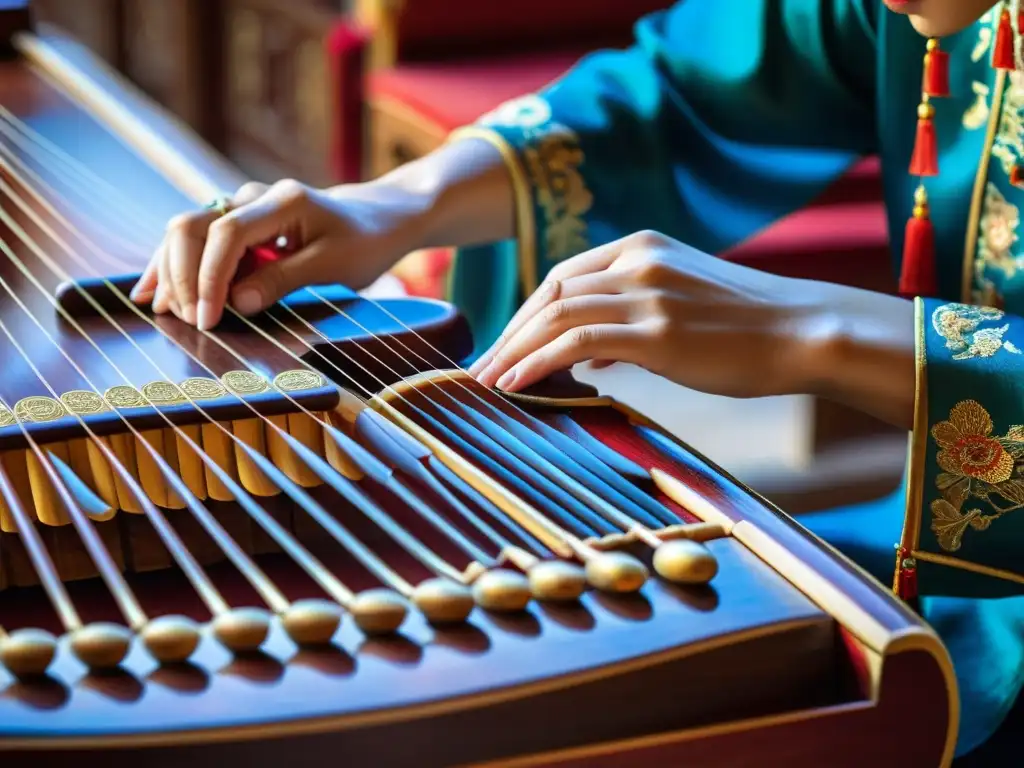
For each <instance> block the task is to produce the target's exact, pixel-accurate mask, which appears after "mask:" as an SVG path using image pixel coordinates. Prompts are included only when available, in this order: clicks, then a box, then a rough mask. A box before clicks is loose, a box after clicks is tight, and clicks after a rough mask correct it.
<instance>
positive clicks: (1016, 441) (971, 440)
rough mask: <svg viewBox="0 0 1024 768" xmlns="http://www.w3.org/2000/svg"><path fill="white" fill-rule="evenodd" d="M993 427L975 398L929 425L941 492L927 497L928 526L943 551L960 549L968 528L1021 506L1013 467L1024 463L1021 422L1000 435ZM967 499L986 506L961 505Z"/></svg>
mask: <svg viewBox="0 0 1024 768" xmlns="http://www.w3.org/2000/svg"><path fill="white" fill-rule="evenodd" d="M992 430H993V424H992V417H991V416H989V413H988V411H986V410H985V408H984V407H983V406H982V405H981V404H980V403H978V402H976V401H974V400H964V401H962V402H960V403H957V404H956V405H955V406H954V407H953V410H952V411H950V414H949V419H948V420H947V421H942V422H939V423H938V424H936V425H935V426H934V427H932V430H931V434H932V439H934V440H935V442H936V444H937V445H938V446H939V448H940V450H939V452H938V454H937V455H936V457H935V461H936V463H937V464H938V465H939V467H940V468H941V469H942V472H940V473H939V475H938V476H937V477H936V478H935V484H936V486H937V488H938V490H939V492H940V493H941V495H942V496H941V498H939V499H935V500H934V501H932V503H931V512H932V522H931V529H932V533H934V534H935V538H936V539H937V540H938V542H939V546H940V547H941V548H942V549H944V550H946V551H947V552H956V551H957V550H958V549H960V546H961V545H962V543H963V537H964V534H965V532H966V531H967V529H968V528H972V529H974V530H976V531H984V530H987V529H988V528H989V527H990V526H991V525H992V522H993V521H995V520H998V519H999V518H1000V517H1002V516H1003V515H1005V514H1007V513H1009V512H1013V511H1015V510H1018V509H1020V508H1021V507H1024V480H1021V479H1019V470H1018V467H1019V466H1021V465H1022V464H1024V426H1013V427H1011V428H1010V429H1009V430H1008V431H1007V432H1006V434H1005V435H1001V436H993V435H992ZM1015 475H1017V476H1015ZM997 498H999V499H1002V500H1004V501H1006V502H1009V505H1008V506H1003V505H1002V504H1000V503H999V502H998V501H997V500H996V499H997ZM969 499H971V500H973V501H975V502H977V503H978V504H980V505H987V507H988V508H989V510H990V511H988V512H986V511H985V510H984V509H982V508H981V507H980V506H979V507H973V508H971V509H969V510H967V511H964V510H963V507H964V504H965V503H966V502H967V501H968V500H969Z"/></svg>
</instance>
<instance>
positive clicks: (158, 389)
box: [142, 381, 187, 405]
mask: <svg viewBox="0 0 1024 768" xmlns="http://www.w3.org/2000/svg"><path fill="white" fill-rule="evenodd" d="M142 396H143V397H144V398H145V399H146V401H147V402H150V403H152V404H153V405H175V404H177V403H184V402H186V401H187V399H186V397H185V395H183V394H182V392H181V390H180V389H178V387H177V386H175V385H174V384H171V382H169V381H151V382H150V383H149V384H146V385H145V386H144V387H143V388H142Z"/></svg>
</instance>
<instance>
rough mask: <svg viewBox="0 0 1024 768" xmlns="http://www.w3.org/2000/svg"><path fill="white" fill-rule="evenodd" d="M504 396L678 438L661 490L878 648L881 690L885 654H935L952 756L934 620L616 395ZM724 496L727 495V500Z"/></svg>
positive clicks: (418, 381)
mask: <svg viewBox="0 0 1024 768" xmlns="http://www.w3.org/2000/svg"><path fill="white" fill-rule="evenodd" d="M470 378H471V377H470V375H469V374H468V373H467V372H466V371H463V370H439V371H428V372H424V373H422V374H420V375H419V376H417V377H412V378H410V379H408V380H406V382H404V384H403V386H404V387H408V388H414V387H417V386H421V385H423V384H425V383H427V382H429V381H432V380H435V381H445V380H462V381H467V380H469V379H470ZM505 396H507V397H510V398H511V399H513V400H517V401H519V402H521V403H523V404H524V405H531V406H534V407H540V408H558V409H565V408H569V407H572V408H581V407H582V408H600V407H611V408H614V409H615V410H617V411H619V412H621V413H622V414H624V415H625V416H626V417H627V418H628V419H629V420H630V421H631V422H632V423H634V424H636V425H641V426H645V427H648V428H652V429H654V430H656V431H657V432H658V433H659V434H661V435H662V436H664V437H665V438H666V439H667V440H668V441H669V442H671V443H672V444H674V445H675V446H676V447H677V448H678V451H677V452H674V453H673V454H672V455H671V456H670V458H672V459H673V460H674V461H675V462H676V463H677V464H680V465H682V467H681V468H682V470H683V471H681V472H680V473H679V474H678V476H676V475H669V474H668V473H664V472H660V471H659V470H656V469H652V471H651V474H652V478H653V479H654V480H655V482H656V484H657V485H658V486H659V488H660V490H661V491H662V492H664V493H665V494H666V495H668V496H669V497H670V498H672V499H673V501H675V502H676V503H678V504H680V505H681V506H682V507H684V508H685V509H686V510H688V511H689V512H691V513H692V514H694V515H696V516H697V517H699V518H700V519H702V520H704V521H705V522H710V523H716V524H720V525H722V526H723V527H724V528H725V530H726V531H727V532H728V534H729V535H731V536H733V537H734V538H735V539H736V540H737V541H739V542H740V543H741V544H743V545H744V546H745V547H746V548H747V549H748V550H750V551H751V552H752V553H753V554H755V555H757V556H758V557H759V558H760V559H761V560H763V561H764V562H765V563H766V564H767V565H768V566H770V567H771V568H772V569H773V570H775V571H776V572H777V573H779V574H780V575H781V576H783V577H784V578H785V579H786V580H787V581H789V582H790V583H791V584H793V585H794V586H795V587H796V588H797V589H799V590H800V591H801V592H802V593H803V594H804V595H805V596H806V597H807V598H808V599H810V600H811V601H812V602H814V603H815V604H816V605H818V606H819V607H821V608H822V609H823V610H824V611H826V612H827V613H829V614H830V615H831V616H833V618H834V619H835V620H836V621H837V622H838V624H839V625H840V626H841V627H842V628H843V629H844V630H845V631H846V632H848V633H849V634H850V635H851V636H852V637H854V638H856V640H857V642H858V643H861V644H862V645H863V646H864V648H865V649H866V651H867V652H871V653H875V654H878V656H879V657H880V658H881V659H882V660H883V663H882V664H878V665H876V666H874V667H871V668H869V670H868V673H869V674H868V677H867V678H866V685H867V687H868V688H875V689H879V688H880V686H882V685H883V683H884V681H883V679H882V678H881V673H882V669H883V667H884V666H885V663H884V662H885V660H888V659H890V658H893V657H895V656H897V655H900V654H905V653H914V652H922V653H925V654H927V655H928V656H929V657H930V658H931V659H932V661H933V663H934V666H935V669H936V670H937V671H938V672H939V674H940V675H941V676H942V679H943V683H944V686H945V692H946V697H947V704H948V728H947V730H946V745H945V750H944V754H945V758H944V760H945V762H944V763H943V765H945V764H948V762H949V761H951V760H952V755H953V751H954V749H955V744H956V735H957V729H958V724H959V695H958V688H957V683H956V677H955V675H954V672H953V664H952V660H951V658H950V656H949V652H948V650H947V649H946V648H945V646H944V645H943V644H942V641H941V640H940V638H939V637H938V635H937V634H936V633H935V631H934V630H933V629H932V628H931V627H930V626H928V625H927V624H926V623H925V622H924V621H923V620H922V619H921V618H920V617H919V616H918V615H916V614H915V613H914V612H913V611H911V610H910V609H909V608H908V607H907V606H906V605H905V604H904V603H903V602H902V601H900V600H899V599H898V598H897V597H896V596H895V595H894V594H892V593H891V592H890V591H888V590H886V589H885V588H884V587H883V586H882V585H881V584H879V583H878V582H877V581H876V580H875V579H874V578H873V577H872V576H871V575H870V574H868V573H867V572H866V571H864V570H863V569H862V568H861V567H860V566H858V565H857V564H856V563H854V562H853V561H851V560H850V559H849V558H847V557H846V556H845V555H843V554H842V553H840V552H839V551H837V550H836V549H835V548H834V547H832V546H831V545H830V544H828V542H825V541H823V540H822V539H820V538H818V537H817V536H815V535H814V534H813V533H811V532H810V531H808V530H807V529H806V528H804V527H803V526H801V525H800V524H799V523H798V522H797V521H796V520H794V519H793V518H792V517H790V516H789V515H787V514H785V512H783V511H782V510H780V509H778V508H777V507H776V506H775V505H773V504H772V503H771V502H770V501H768V500H767V499H765V498H763V497H762V496H761V495H759V494H758V493H757V492H755V491H754V490H752V489H750V488H748V487H746V486H745V485H744V484H743V483H741V482H740V481H739V480H737V479H736V478H734V477H732V476H731V475H730V474H729V473H728V472H727V471H726V470H724V469H723V468H721V467H719V466H718V465H716V464H715V463H713V462H712V461H711V460H710V459H708V458H707V457H705V456H703V455H702V454H700V453H699V452H698V451H697V450H695V449H694V448H692V447H691V446H689V445H688V444H686V443H685V442H683V441H681V440H679V439H678V438H677V437H675V436H674V435H672V434H671V433H670V432H668V431H667V430H665V429H664V428H662V427H660V426H659V425H658V424H656V423H655V422H653V421H651V420H650V419H649V418H647V417H646V416H644V415H642V414H640V413H639V412H637V411H635V410H634V409H632V408H630V407H629V406H627V405H625V404H623V403H620V402H618V401H616V400H615V399H614V398H611V397H608V396H604V395H598V396H591V397H581V398H573V397H542V396H537V395H521V394H506V395H505ZM687 476H688V477H687ZM687 480H689V482H688V481H687ZM697 488H701V489H704V490H697ZM715 496H717V498H714V497H715ZM722 501H728V502H729V503H728V506H726V505H724V504H722V503H721V502H722ZM894 557H895V554H894ZM908 700H910V697H909V692H908Z"/></svg>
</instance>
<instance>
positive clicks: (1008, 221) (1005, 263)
mask: <svg viewBox="0 0 1024 768" xmlns="http://www.w3.org/2000/svg"><path fill="white" fill-rule="evenodd" d="M979 226H980V227H981V232H980V236H979V237H978V257H977V259H976V260H975V263H974V269H975V273H976V277H977V282H978V285H979V286H980V287H981V289H985V288H988V287H991V288H992V290H995V286H994V285H991V280H988V279H986V271H987V270H989V269H994V270H996V271H998V272H999V273H1001V274H1002V276H1003V277H1004V278H1006V279H1009V278H1011V277H1013V276H1014V275H1015V274H1017V269H1018V268H1019V267H1020V266H1021V263H1022V262H1021V257H1020V256H1019V255H1016V254H1014V252H1013V251H1014V247H1015V246H1016V245H1017V242H1018V240H1019V238H1018V236H1017V229H1018V228H1019V227H1020V209H1018V208H1017V206H1015V205H1013V204H1012V203H1010V202H1009V201H1007V199H1006V198H1005V197H1003V194H1002V192H1000V191H999V189H998V187H996V185H995V184H993V183H992V182H989V183H988V186H987V187H986V189H985V206H984V209H983V213H982V215H981V221H980V222H979Z"/></svg>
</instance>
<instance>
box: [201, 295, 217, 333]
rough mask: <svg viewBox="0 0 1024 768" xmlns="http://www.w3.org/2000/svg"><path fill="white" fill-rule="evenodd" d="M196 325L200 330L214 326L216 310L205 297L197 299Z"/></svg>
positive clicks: (206, 329)
mask: <svg viewBox="0 0 1024 768" xmlns="http://www.w3.org/2000/svg"><path fill="white" fill-rule="evenodd" d="M197 316H198V321H199V322H198V326H199V329H200V330H203V331H208V330H210V329H211V328H213V326H214V322H215V318H216V312H215V311H214V309H213V304H211V303H210V302H209V301H207V300H206V299H200V300H199V310H198V312H197Z"/></svg>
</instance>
